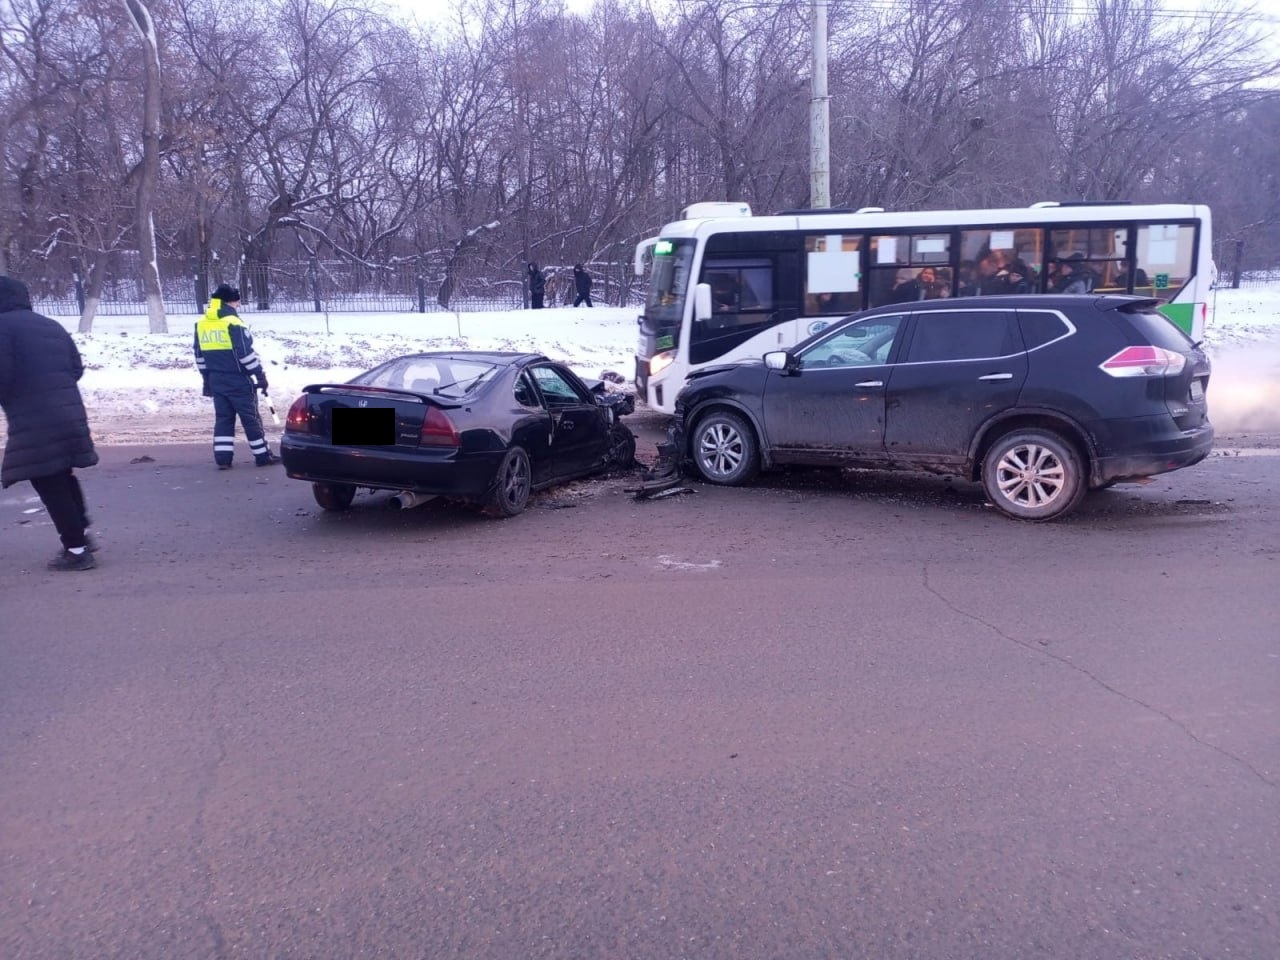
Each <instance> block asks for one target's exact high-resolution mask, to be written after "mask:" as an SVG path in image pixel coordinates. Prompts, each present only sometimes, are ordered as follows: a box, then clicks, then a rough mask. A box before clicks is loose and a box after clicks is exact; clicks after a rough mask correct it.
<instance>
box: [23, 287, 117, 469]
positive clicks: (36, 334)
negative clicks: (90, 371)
mask: <svg viewBox="0 0 1280 960" xmlns="http://www.w3.org/2000/svg"><path fill="white" fill-rule="evenodd" d="M83 374H84V364H83V363H82V362H81V361H80V351H79V350H77V349H76V344H75V341H74V340H72V339H71V334H69V333H67V331H66V330H64V329H63V328H62V324H60V323H58V322H57V321H56V320H50V319H49V318H48V317H43V316H41V315H40V314H38V313H35V312H34V311H33V310H32V309H31V295H30V294H29V293H28V292H27V286H26V284H24V283H22V282H21V281H19V280H14V279H13V278H12V277H0V408H2V409H3V410H4V415H5V419H6V420H7V421H8V423H9V442H8V443H7V444H6V445H5V450H4V465H3V466H2V467H0V487H9V486H12V485H13V484H15V483H17V482H19V481H20V480H30V479H32V478H33V477H49V476H53V475H54V474H58V473H62V472H63V471H64V470H69V469H71V468H72V467H92V466H93V465H94V464H95V463H97V462H98V454H97V452H96V451H95V450H94V449H93V438H92V437H91V436H90V434H89V418H88V417H87V416H86V414H85V412H84V401H83V399H81V397H80V388H79V387H78V386H77V385H76V384H77V381H79V379H80V377H81V376H82V375H83Z"/></svg>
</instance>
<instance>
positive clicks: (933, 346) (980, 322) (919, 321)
mask: <svg viewBox="0 0 1280 960" xmlns="http://www.w3.org/2000/svg"><path fill="white" fill-rule="evenodd" d="M915 321H916V322H915V333H913V334H912V336H911V345H910V346H909V347H908V348H907V355H906V357H905V360H906V362H907V363H931V362H936V361H940V360H979V359H985V358H988V357H1007V356H1009V355H1010V354H1014V353H1017V352H1019V351H1020V350H1021V349H1022V338H1021V336H1020V334H1019V333H1018V324H1017V320H1016V317H1015V314H1014V311H1012V310H934V311H929V312H922V313H917V314H916V315H915Z"/></svg>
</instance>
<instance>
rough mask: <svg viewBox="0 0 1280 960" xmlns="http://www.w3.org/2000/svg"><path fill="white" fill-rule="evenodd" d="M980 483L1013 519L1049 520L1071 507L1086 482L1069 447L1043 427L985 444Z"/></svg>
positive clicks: (1076, 454) (1076, 500) (1073, 507)
mask: <svg viewBox="0 0 1280 960" xmlns="http://www.w3.org/2000/svg"><path fill="white" fill-rule="evenodd" d="M982 486H983V489H984V490H985V491H986V494H987V499H988V500H990V501H991V502H992V503H993V504H994V505H995V508H996V509H997V510H999V511H1000V512H1001V513H1003V514H1005V515H1006V516H1009V517H1013V518H1014V519H1015V520H1030V521H1033V522H1040V521H1044V520H1053V519H1055V518H1057V517H1061V516H1063V515H1065V514H1067V513H1069V512H1070V511H1072V510H1074V509H1075V508H1076V506H1078V505H1079V503H1080V500H1081V499H1082V498H1083V497H1084V495H1085V491H1086V490H1087V488H1088V485H1087V483H1086V481H1085V472H1084V468H1083V466H1082V465H1081V463H1080V455H1079V454H1078V453H1077V452H1076V449H1075V447H1073V446H1072V445H1071V444H1070V443H1068V442H1067V441H1066V440H1064V439H1063V438H1062V437H1060V436H1059V435H1058V434H1056V433H1052V432H1050V431H1048V430H1015V431H1013V432H1012V433H1007V434H1005V435H1004V436H1003V437H1001V438H1000V439H999V440H997V441H996V442H995V443H993V444H992V445H991V449H990V450H988V451H987V456H986V458H985V459H984V460H983V462H982Z"/></svg>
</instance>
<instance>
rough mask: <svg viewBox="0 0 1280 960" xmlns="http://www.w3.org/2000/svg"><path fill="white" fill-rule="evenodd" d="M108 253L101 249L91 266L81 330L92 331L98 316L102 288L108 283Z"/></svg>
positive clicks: (81, 318)
mask: <svg viewBox="0 0 1280 960" xmlns="http://www.w3.org/2000/svg"><path fill="white" fill-rule="evenodd" d="M108 256H109V255H108V253H107V251H105V250H99V251H98V255H97V256H96V257H94V258H93V263H92V264H90V266H89V283H88V285H87V286H86V288H85V291H84V312H82V313H81V314H80V332H81V333H92V332H93V321H94V319H95V318H96V317H97V316H98V307H99V306H100V305H101V304H102V288H103V287H104V286H106V283H107V259H108Z"/></svg>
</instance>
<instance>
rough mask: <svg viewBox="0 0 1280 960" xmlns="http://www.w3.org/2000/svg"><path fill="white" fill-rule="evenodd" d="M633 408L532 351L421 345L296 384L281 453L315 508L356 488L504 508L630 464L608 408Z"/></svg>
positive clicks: (626, 399) (335, 506) (338, 506)
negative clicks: (343, 375) (354, 371)
mask: <svg viewBox="0 0 1280 960" xmlns="http://www.w3.org/2000/svg"><path fill="white" fill-rule="evenodd" d="M633 409H634V398H633V397H631V396H630V395H624V394H611V393H606V392H605V391H604V389H603V384H593V385H591V386H588V384H587V383H585V382H584V381H583V380H581V379H579V378H578V376H577V375H576V374H574V373H573V371H572V370H570V369H569V368H568V367H566V366H564V364H561V363H554V362H552V361H551V360H548V359H547V358H546V357H544V356H540V355H538V354H527V353H478V352H452V353H443V352H441V353H420V354H414V355H412V356H405V357H397V358H396V359H394V360H389V361H387V362H386V363H384V364H382V365H381V366H378V367H375V368H373V369H372V370H369V371H368V372H366V373H362V374H360V375H359V376H357V377H355V378H354V379H352V380H350V381H349V382H347V383H319V384H312V385H310V386H308V387H305V388H304V390H303V394H302V396H301V397H299V398H298V399H297V400H296V401H295V402H294V404H293V406H292V407H291V408H290V409H289V416H288V421H287V423H286V425H285V432H284V437H283V439H282V440H281V442H280V453H281V457H282V459H283V460H284V468H285V470H286V472H287V473H288V475H289V476H290V477H293V478H294V479H296V480H307V481H310V482H311V484H312V490H313V492H314V495H315V499H316V502H317V503H319V504H320V506H322V507H324V508H325V509H326V510H345V509H346V508H347V507H349V506H350V505H351V502H352V500H353V499H354V497H355V494H356V491H357V489H358V488H360V487H365V488H368V489H370V490H392V491H396V492H398V493H399V494H400V496H401V497H402V503H403V504H405V505H410V504H412V503H414V502H417V501H418V500H420V499H422V498H425V497H430V496H434V495H439V496H446V497H455V498H459V499H462V500H467V501H470V502H472V503H475V504H477V505H479V506H483V507H485V508H486V509H487V510H488V512H490V513H491V514H493V515H495V516H502V517H511V516H515V515H516V514H517V513H520V511H522V510H523V509H524V508H525V505H526V504H527V503H528V501H529V495H530V493H532V492H533V491H535V490H538V489H540V488H542V487H545V486H548V485H550V484H553V483H558V482H561V481H565V480H571V479H573V478H575V477H582V476H586V475H588V474H593V473H599V472H601V471H604V470H608V469H611V468H619V469H627V468H630V467H631V466H633V465H634V463H635V437H634V435H633V434H632V433H631V431H630V430H629V429H628V428H627V427H626V426H625V425H623V424H622V423H620V422H619V419H618V418H619V417H621V416H623V415H625V414H627V413H630V412H631V411H632V410H633Z"/></svg>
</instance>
